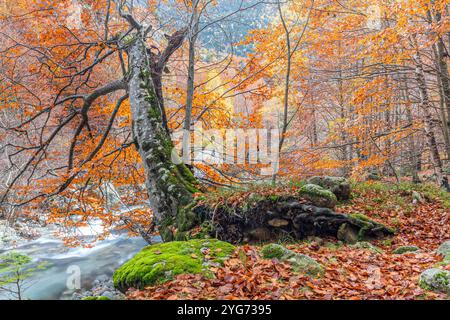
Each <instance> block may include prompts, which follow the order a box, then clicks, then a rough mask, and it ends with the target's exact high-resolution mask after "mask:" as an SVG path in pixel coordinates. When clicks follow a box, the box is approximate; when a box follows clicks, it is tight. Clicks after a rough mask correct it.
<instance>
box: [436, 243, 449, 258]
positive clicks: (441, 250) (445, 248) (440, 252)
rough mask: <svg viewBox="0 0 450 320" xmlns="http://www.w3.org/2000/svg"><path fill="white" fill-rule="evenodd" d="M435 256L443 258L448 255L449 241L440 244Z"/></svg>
mask: <svg viewBox="0 0 450 320" xmlns="http://www.w3.org/2000/svg"><path fill="white" fill-rule="evenodd" d="M437 254H438V255H440V256H441V257H444V258H446V257H448V256H449V255H450V240H449V241H445V242H444V243H443V244H441V246H440V247H439V248H438V249H437Z"/></svg>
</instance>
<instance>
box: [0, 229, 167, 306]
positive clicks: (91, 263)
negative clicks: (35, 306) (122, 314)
mask: <svg viewBox="0 0 450 320" xmlns="http://www.w3.org/2000/svg"><path fill="white" fill-rule="evenodd" d="M95 229H96V228H95V224H94V227H86V228H82V230H80V232H81V234H82V235H81V239H90V238H92V237H93V236H94V235H95V234H96V232H97V230H95ZM53 233H54V229H52V228H51V227H49V228H46V229H44V232H43V233H42V235H41V237H40V238H38V239H36V240H32V241H23V242H20V243H18V244H16V245H15V246H14V247H11V248H3V250H0V255H1V254H3V253H6V252H8V251H16V252H20V253H24V254H27V255H29V256H30V257H31V258H32V259H33V262H35V263H39V262H46V263H48V267H47V268H46V269H45V270H40V271H36V273H35V274H34V276H33V277H31V278H30V279H29V284H30V286H29V288H28V289H27V290H26V291H25V293H24V296H25V299H31V300H68V299H71V298H72V295H73V294H74V293H75V292H80V291H83V290H90V289H92V283H93V282H94V280H95V279H98V278H99V277H103V278H105V277H108V278H111V277H112V275H113V272H114V271H115V270H116V269H117V268H118V267H120V266H121V265H122V264H123V263H124V262H125V261H127V260H129V259H130V258H132V257H133V256H134V255H135V254H136V253H137V252H139V251H140V250H141V249H142V248H143V247H145V246H146V245H147V243H146V242H145V241H144V240H143V239H142V238H140V237H137V238H130V237H129V236H128V235H127V234H126V233H122V234H120V233H115V234H114V233H113V234H112V235H111V236H110V237H108V238H107V239H105V240H103V241H98V242H96V243H95V244H94V245H93V247H92V248H68V247H66V246H65V245H64V243H63V241H62V240H60V239H58V238H56V237H55V236H53ZM158 240H159V239H155V241H158ZM74 269H75V270H77V272H78V271H79V274H80V277H79V279H80V284H81V290H72V289H70V286H68V285H67V283H68V279H69V277H70V276H71V275H73V274H74V273H73V270H74ZM27 282H28V280H27ZM2 299H3V300H4V299H10V297H9V296H8V295H6V293H5V292H4V291H0V300H2Z"/></svg>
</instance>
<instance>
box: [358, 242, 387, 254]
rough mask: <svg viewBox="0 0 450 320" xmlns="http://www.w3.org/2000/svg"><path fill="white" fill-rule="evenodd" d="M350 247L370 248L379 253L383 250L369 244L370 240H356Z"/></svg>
mask: <svg viewBox="0 0 450 320" xmlns="http://www.w3.org/2000/svg"><path fill="white" fill-rule="evenodd" d="M352 247H353V248H356V249H366V250H370V251H372V252H375V253H379V254H381V253H383V250H381V249H380V248H378V247H377V246H374V245H373V244H371V243H370V242H367V241H361V242H357V243H355V244H354V245H352Z"/></svg>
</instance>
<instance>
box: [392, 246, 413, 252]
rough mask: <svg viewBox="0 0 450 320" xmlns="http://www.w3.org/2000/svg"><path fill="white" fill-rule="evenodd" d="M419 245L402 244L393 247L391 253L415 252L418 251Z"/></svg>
mask: <svg viewBox="0 0 450 320" xmlns="http://www.w3.org/2000/svg"><path fill="white" fill-rule="evenodd" d="M419 250H420V249H419V247H416V246H402V247H398V248H397V249H395V250H394V251H393V252H392V253H393V254H404V253H408V252H417V251H419Z"/></svg>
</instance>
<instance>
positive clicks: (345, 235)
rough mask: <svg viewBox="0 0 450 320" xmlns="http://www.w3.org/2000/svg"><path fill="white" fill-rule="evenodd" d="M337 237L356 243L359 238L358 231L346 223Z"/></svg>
mask: <svg viewBox="0 0 450 320" xmlns="http://www.w3.org/2000/svg"><path fill="white" fill-rule="evenodd" d="M337 239H338V240H340V241H342V242H345V243H350V244H355V243H357V242H358V240H359V237H358V232H357V231H356V229H355V228H353V227H352V226H350V225H349V224H347V223H344V224H342V225H341V226H340V227H339V229H338V232H337Z"/></svg>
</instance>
